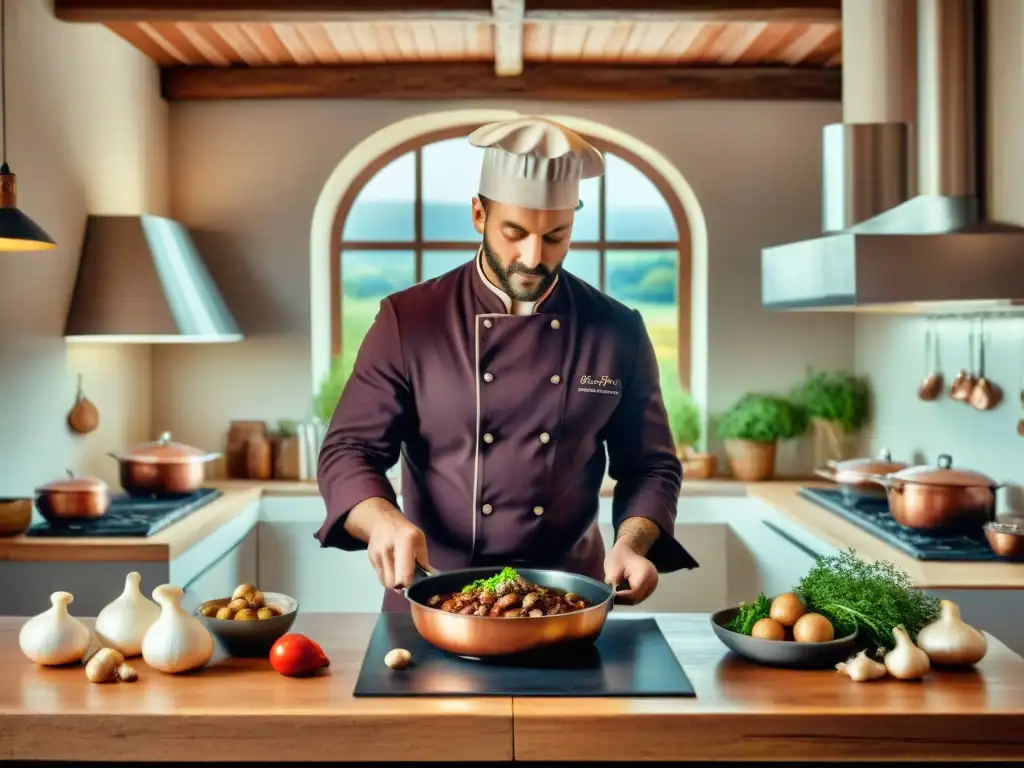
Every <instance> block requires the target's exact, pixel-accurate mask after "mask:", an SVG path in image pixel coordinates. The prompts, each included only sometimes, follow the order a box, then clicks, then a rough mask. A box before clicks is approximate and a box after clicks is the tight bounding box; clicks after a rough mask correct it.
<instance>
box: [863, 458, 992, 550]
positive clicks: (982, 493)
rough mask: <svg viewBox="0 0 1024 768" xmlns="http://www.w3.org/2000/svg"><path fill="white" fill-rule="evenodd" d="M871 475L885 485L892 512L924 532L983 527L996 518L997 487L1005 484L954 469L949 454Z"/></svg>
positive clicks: (903, 522) (902, 523)
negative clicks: (935, 460)
mask: <svg viewBox="0 0 1024 768" xmlns="http://www.w3.org/2000/svg"><path fill="white" fill-rule="evenodd" d="M870 479H871V480H872V481H873V482H876V483H878V484H879V485H881V486H882V487H884V488H885V489H886V493H887V496H888V498H889V512H890V513H891V514H892V517H893V519H894V520H895V521H896V522H897V523H899V524H900V525H902V526H905V527H907V528H914V529H916V530H920V531H925V532H929V531H931V532H938V531H944V530H947V529H950V528H975V527H976V528H978V529H979V530H980V529H981V527H982V526H983V525H984V524H985V523H988V522H991V521H993V520H995V517H996V491H997V490H998V489H999V488H1002V487H1003V484H1001V483H997V482H996V481H995V480H993V479H992V478H990V477H988V476H987V475H983V474H982V473H980V472H974V471H971V470H965V469H953V459H952V458H951V457H950V456H948V455H947V454H943V455H941V456H939V459H938V463H937V465H936V466H931V465H927V464H925V465H921V466H918V467H908V468H907V469H903V470H900V471H899V472H893V473H890V474H885V475H882V474H878V475H871V476H870Z"/></svg>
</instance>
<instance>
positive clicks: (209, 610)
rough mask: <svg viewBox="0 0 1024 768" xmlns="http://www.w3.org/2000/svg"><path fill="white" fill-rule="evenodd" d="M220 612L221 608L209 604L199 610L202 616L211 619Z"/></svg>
mask: <svg viewBox="0 0 1024 768" xmlns="http://www.w3.org/2000/svg"><path fill="white" fill-rule="evenodd" d="M219 610H220V608H218V607H217V606H216V605H214V604H212V603H207V604H206V605H204V606H202V607H201V608H200V609H199V612H200V613H201V614H203V616H206V617H207V618H210V617H213V616H216V615H217V612H218V611H219Z"/></svg>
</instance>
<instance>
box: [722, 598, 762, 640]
mask: <svg viewBox="0 0 1024 768" xmlns="http://www.w3.org/2000/svg"><path fill="white" fill-rule="evenodd" d="M739 609H740V612H739V613H737V614H736V618H734V619H733V620H732V621H730V622H729V623H728V624H726V625H725V628H726V629H728V630H731V631H732V632H739V633H740V634H741V635H747V636H749V635H750V633H751V631H752V630H753V629H754V625H755V624H757V622H759V621H760V620H761V619H767V618H768V614H769V613H770V612H771V610H772V601H771V600H769V599H768V598H767V597H765V596H764V594H763V593H762V594H760V595H758V596H757V599H756V600H754V602H752V603H740V605H739Z"/></svg>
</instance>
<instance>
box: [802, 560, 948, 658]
mask: <svg viewBox="0 0 1024 768" xmlns="http://www.w3.org/2000/svg"><path fill="white" fill-rule="evenodd" d="M796 591H797V592H798V593H799V594H800V596H801V597H802V598H803V599H804V601H805V602H806V603H807V607H808V609H809V610H811V611H815V612H817V613H820V614H821V615H822V616H824V617H825V618H827V619H828V620H829V621H830V622H832V626H833V627H834V628H835V635H836V637H843V636H845V635H849V634H851V633H852V632H853V630H854V628H855V627H858V628H859V629H860V631H861V634H862V636H863V639H864V640H866V641H867V642H869V643H870V646H869V647H875V648H884V649H886V650H890V649H892V648H893V647H894V646H895V641H894V640H893V636H892V630H893V627H896V626H898V625H901V624H902V625H903V627H904V628H905V629H906V630H907V632H909V633H910V636H911V638H912V639H913V640H915V641H916V640H917V633H918V632H920V631H921V630H922V629H924V627H925V626H927V625H928V624H930V623H931V622H933V621H934V620H935V619H936V618H938V615H939V599H938V598H937V597H933V596H931V595H929V594H927V593H926V592H923V591H921V590H919V589H917V588H916V587H915V586H914V585H913V584H912V583H911V581H910V578H909V577H908V576H907V574H906V573H904V572H903V571H901V570H900V569H899V568H897V567H896V566H895V565H894V564H892V563H889V562H886V561H878V562H874V563H867V562H865V561H863V560H861V559H860V558H858V557H857V556H856V554H854V551H853V549H848V550H846V551H845V552H840V553H839V554H836V555H830V556H823V557H819V558H818V560H817V562H816V563H815V564H814V566H813V567H812V568H811V570H810V571H808V572H807V575H805V576H804V577H803V578H802V579H801V580H800V583H799V584H797V586H796Z"/></svg>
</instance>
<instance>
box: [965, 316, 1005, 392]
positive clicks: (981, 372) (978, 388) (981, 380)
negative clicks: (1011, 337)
mask: <svg viewBox="0 0 1024 768" xmlns="http://www.w3.org/2000/svg"><path fill="white" fill-rule="evenodd" d="M985 346H986V344H985V324H984V321H982V324H981V333H980V334H979V336H978V380H977V381H976V382H975V384H974V388H973V389H972V390H971V394H970V397H969V399H968V402H970V404H971V405H973V406H974V407H975V408H977V409H978V410H979V411H991V410H992V409H993V408H995V407H996V406H998V405H999V403H1001V402H1002V400H1003V390H1002V388H1001V387H1000V386H999V385H998V384H996V383H995V382H994V381H990V380H989V379H987V378H985Z"/></svg>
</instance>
